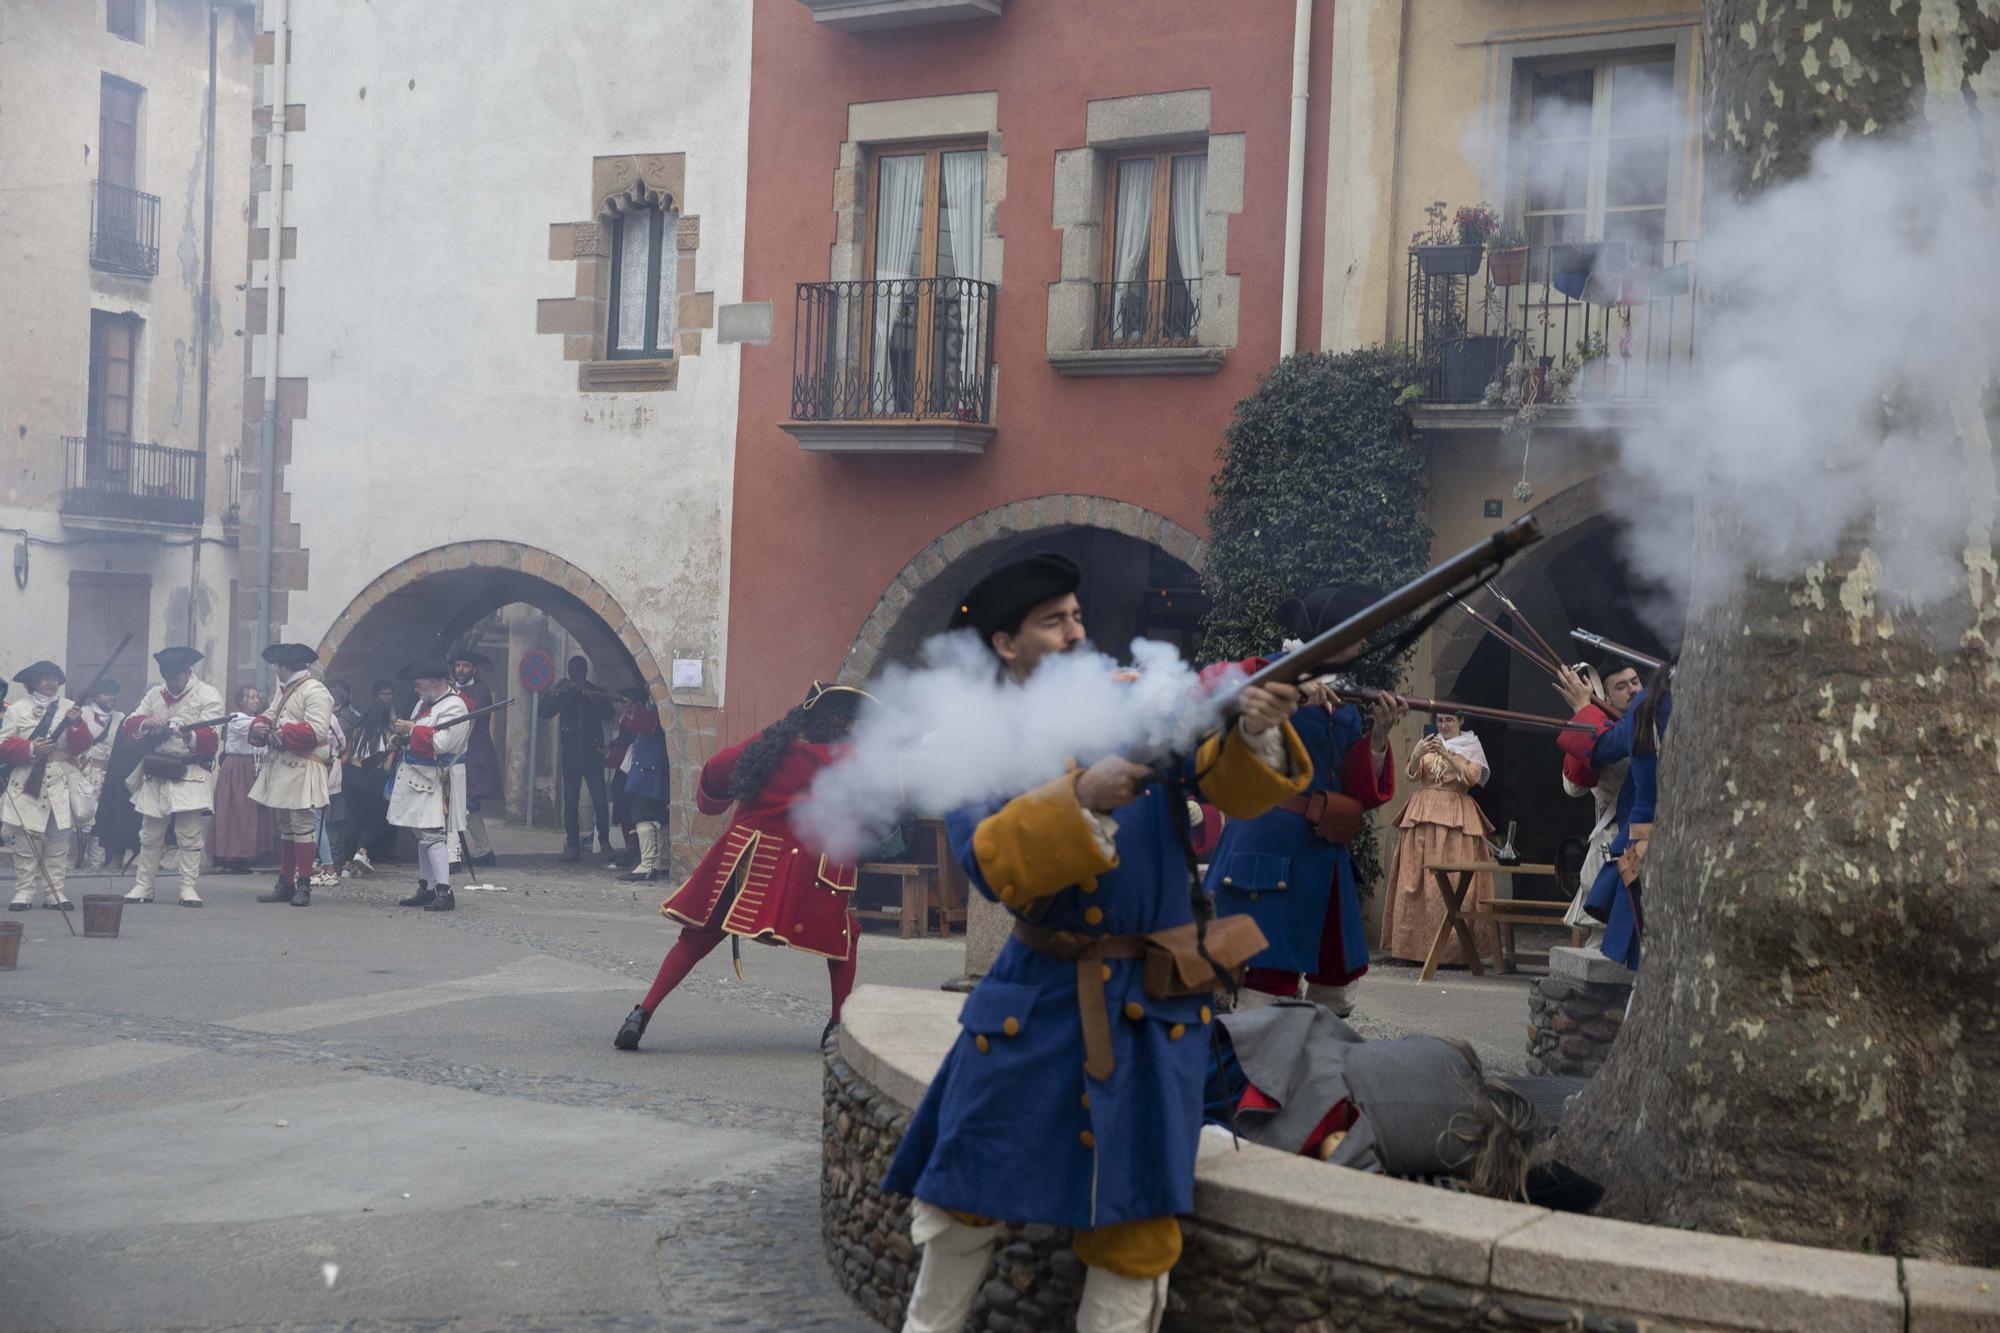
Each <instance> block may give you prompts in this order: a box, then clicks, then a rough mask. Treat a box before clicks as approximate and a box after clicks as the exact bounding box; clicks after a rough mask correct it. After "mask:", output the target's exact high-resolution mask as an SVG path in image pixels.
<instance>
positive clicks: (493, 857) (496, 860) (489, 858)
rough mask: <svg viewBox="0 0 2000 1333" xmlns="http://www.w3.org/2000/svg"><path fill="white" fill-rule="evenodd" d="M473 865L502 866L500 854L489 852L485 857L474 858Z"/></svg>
mask: <svg viewBox="0 0 2000 1333" xmlns="http://www.w3.org/2000/svg"><path fill="white" fill-rule="evenodd" d="M472 864H474V865H476V866H497V865H499V864H500V853H498V852H488V853H486V855H484V856H475V857H473V858H472Z"/></svg>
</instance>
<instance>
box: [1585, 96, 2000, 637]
mask: <svg viewBox="0 0 2000 1333" xmlns="http://www.w3.org/2000/svg"><path fill="white" fill-rule="evenodd" d="M1984 169H1985V168H1982V166H1981V163H1980V159H1979V156H1978V154H1977V153H1976V152H1975V151H1974V150H1973V149H1972V147H1971V146H1970V145H1966V144H1964V143H1963V142H1961V141H1960V140H1959V139H1958V137H1957V136H1956V135H1955V134H1953V133H1952V132H1950V131H1948V130H1946V129H1944V128H1942V127H1932V128H1931V130H1930V133H1929V134H1928V135H1927V136H1926V137H1924V138H1922V139H1919V140H1917V141H1914V142H1912V141H1908V140H1884V141H1872V140H1854V139H1849V140H1846V141H1841V142H1829V143H1827V144H1825V145H1823V146H1822V147H1821V149H1820V150H1819V152H1818V153H1817V154H1816V156H1815V158H1814V161H1813V167H1812V170H1811V172H1810V173H1809V174H1808V175H1806V176H1804V177H1802V178H1801V179H1799V180H1798V181H1796V182H1793V183H1790V184H1787V185H1784V186H1781V187H1778V188H1775V189H1772V190H1769V191H1766V192H1765V193H1763V194H1761V195H1759V196H1757V197H1755V198H1754V199H1752V200H1751V201H1749V202H1748V203H1746V204H1735V203H1732V202H1730V201H1727V200H1714V199H1711V201H1710V203H1709V206H1708V209H1707V225H1706V228H1705V231H1704V234H1703V235H1702V237H1701V243H1700V258H1699V266H1700V283H1701V288H1702V291H1703V293H1704V298H1705V302H1704V308H1703V309H1702V311H1701V325H1700V328H1699V331H1698V333H1697V342H1696V363H1697V365H1696V374H1695V377H1694V379H1693V380H1692V381H1691V382H1690V383H1688V384H1685V385H1683V386H1680V387H1678V388H1677V389H1675V390H1673V391H1670V392H1669V393H1667V394H1666V395H1665V396H1664V399H1663V401H1662V402H1661V403H1660V405H1659V408H1658V415H1657V417H1656V418H1655V419H1654V420H1653V421H1652V422H1651V423H1649V424H1646V425H1642V426H1638V427H1630V428H1627V429H1626V430H1625V432H1624V434H1623V436H1622V439H1621V441H1620V456H1621V463H1622V475H1620V476H1616V477H1614V478H1613V490H1614V503H1616V505H1617V506H1618V508H1619V511H1620V514H1621V516H1622V517H1623V519H1624V520H1625V522H1626V524H1627V531H1626V534H1625V540H1626V543H1627V548H1628V552H1629V554H1630V556H1631V557H1632V559H1633V561H1634V563H1635V565H1636V566H1637V568H1638V570H1639V571H1640V572H1641V573H1642V574H1644V575H1647V576H1649V577H1651V578H1654V579H1657V580H1659V581H1662V582H1666V583H1669V584H1672V585H1675V586H1677V587H1678V588H1679V590H1680V591H1682V592H1685V593H1688V594H1690V595H1691V597H1692V599H1693V601H1694V604H1695V605H1696V606H1697V607H1698V606H1700V605H1703V604H1706V603H1708V602H1710V601H1712V600H1713V599H1719V598H1727V597H1729V596H1731V595H1733V594H1734V593H1736V592H1737V591H1739V590H1740V589H1741V587H1742V585H1743V583H1744V581H1745V580H1746V579H1749V578H1752V577H1756V576H1769V577H1775V578H1795V577H1798V576H1800V575H1801V574H1803V573H1806V572H1807V571H1808V570H1809V569H1810V567H1811V566H1813V565H1815V564H1817V563H1819V562H1823V561H1827V560H1829V559H1831V558H1832V557H1833V556H1834V555H1835V554H1836V553H1837V552H1838V550H1839V548H1840V545H1841V542H1842V540H1843V538H1844V537H1847V536H1850V535H1855V536H1859V537H1860V538H1861V539H1862V540H1865V541H1866V542H1867V544H1868V546H1869V547H1870V548H1871V549H1872V550H1873V551H1874V553H1875V555H1876V557H1877V559H1878V560H1879V561H1880V565H1881V574H1880V578H1879V587H1880V588H1881V589H1882V590H1883V591H1884V592H1886V593H1889V594H1892V595H1893V596H1894V597H1896V598H1898V599H1900V600H1902V601H1905V602H1907V603H1909V604H1912V605H1924V604H1929V603H1933V602H1936V601H1938V600H1939V599H1942V598H1944V597H1945V596H1947V595H1948V594H1951V593H1952V592H1953V591H1954V590H1963V589H1964V588H1965V587H1966V579H1967V569H1966V564H1965V560H1966V556H1967V548H1968V545H1971V546H1976V547H1978V548H1980V554H1981V555H1982V556H1983V554H1984V551H1985V549H1986V548H1989V547H1990V546H1991V544H1992V537H1993V524H1994V521H1995V511H1996V507H2000V496H1997V495H1996V491H1995V479H1994V474H1993V460H1992V456H1991V450H1992V447H1993V444H1994V443H1995V441H1994V439H1993V435H1992V426H1993V422H1992V416H1993V413H1994V406H1993V401H1992V399H1991V398H1990V397H1984V396H1985V395H1989V394H1990V393H1991V391H1992V389H1991V386H1992V385H1993V384H1994V383H1995V382H1996V380H2000V229H1996V216H2000V215H1996V213H1995V212H1994V211H1993V209H1992V207H1991V205H1989V204H1987V203H1984V202H1982V191H1990V190H1991V188H1992V184H1991V181H1990V180H1984V181H1982V180H1981V179H1980V173H1981V171H1982V170H1984ZM1983 397H1984V401H1982V398H1983ZM1677 501H1688V502H1692V504H1687V503H1679V504H1677V503H1675V502H1677ZM1703 513H1706V514H1707V515H1708V516H1709V517H1710V518H1712V519H1716V520H1720V527H1719V530H1720V531H1721V532H1724V533H1727V534H1728V539H1727V544H1726V545H1723V546H1719V547H1711V548H1709V549H1703V550H1700V551H1699V552H1697V555H1696V564H1697V566H1698V567H1699V568H1700V573H1699V577H1698V579H1697V580H1695V581H1694V586H1692V587H1691V586H1689V584H1690V576H1689V572H1688V571H1689V566H1688V563H1687V557H1688V552H1689V550H1690V549H1691V547H1692V546H1693V543H1694V539H1695V525H1696V524H1698V523H1699V522H1700V521H1701V517H1700V516H1701V515H1702V514H1703ZM1675 514H1679V515H1682V516H1683V517H1681V518H1679V519H1678V520H1671V521H1670V520H1669V519H1668V516H1670V515H1675Z"/></svg>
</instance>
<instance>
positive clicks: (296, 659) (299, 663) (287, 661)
mask: <svg viewBox="0 0 2000 1333" xmlns="http://www.w3.org/2000/svg"><path fill="white" fill-rule="evenodd" d="M264 660H265V661H266V662H269V663H270V664H271V665H272V666H281V667H303V666H311V665H312V664H313V663H314V662H317V661H319V650H318V649H316V648H312V647H309V646H307V645H306V644H303V643H274V644H272V645H271V646H270V647H268V648H266V649H265V650H264Z"/></svg>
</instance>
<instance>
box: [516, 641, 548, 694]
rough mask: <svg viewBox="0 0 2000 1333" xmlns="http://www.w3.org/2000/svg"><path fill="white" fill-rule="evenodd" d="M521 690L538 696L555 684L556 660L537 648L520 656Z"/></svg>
mask: <svg viewBox="0 0 2000 1333" xmlns="http://www.w3.org/2000/svg"><path fill="white" fill-rule="evenodd" d="M520 677H521V688H522V689H524V690H527V691H528V692H529V693H531V694H540V693H541V692H542V691H543V690H546V689H547V688H548V687H549V686H551V685H553V684H555V683H556V659H555V658H553V657H550V656H549V655H548V654H547V653H545V652H543V651H542V650H541V649H539V648H535V649H532V650H530V651H528V652H525V653H522V654H521V666H520Z"/></svg>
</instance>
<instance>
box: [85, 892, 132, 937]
mask: <svg viewBox="0 0 2000 1333" xmlns="http://www.w3.org/2000/svg"><path fill="white" fill-rule="evenodd" d="M124 915H125V900H124V898H122V897H120V896H119V895H118V894H115V893H86V894H84V895H83V937H84V938H85V939H87V940H115V939H117V938H118V921H119V918H121V917H123V916H124Z"/></svg>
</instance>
